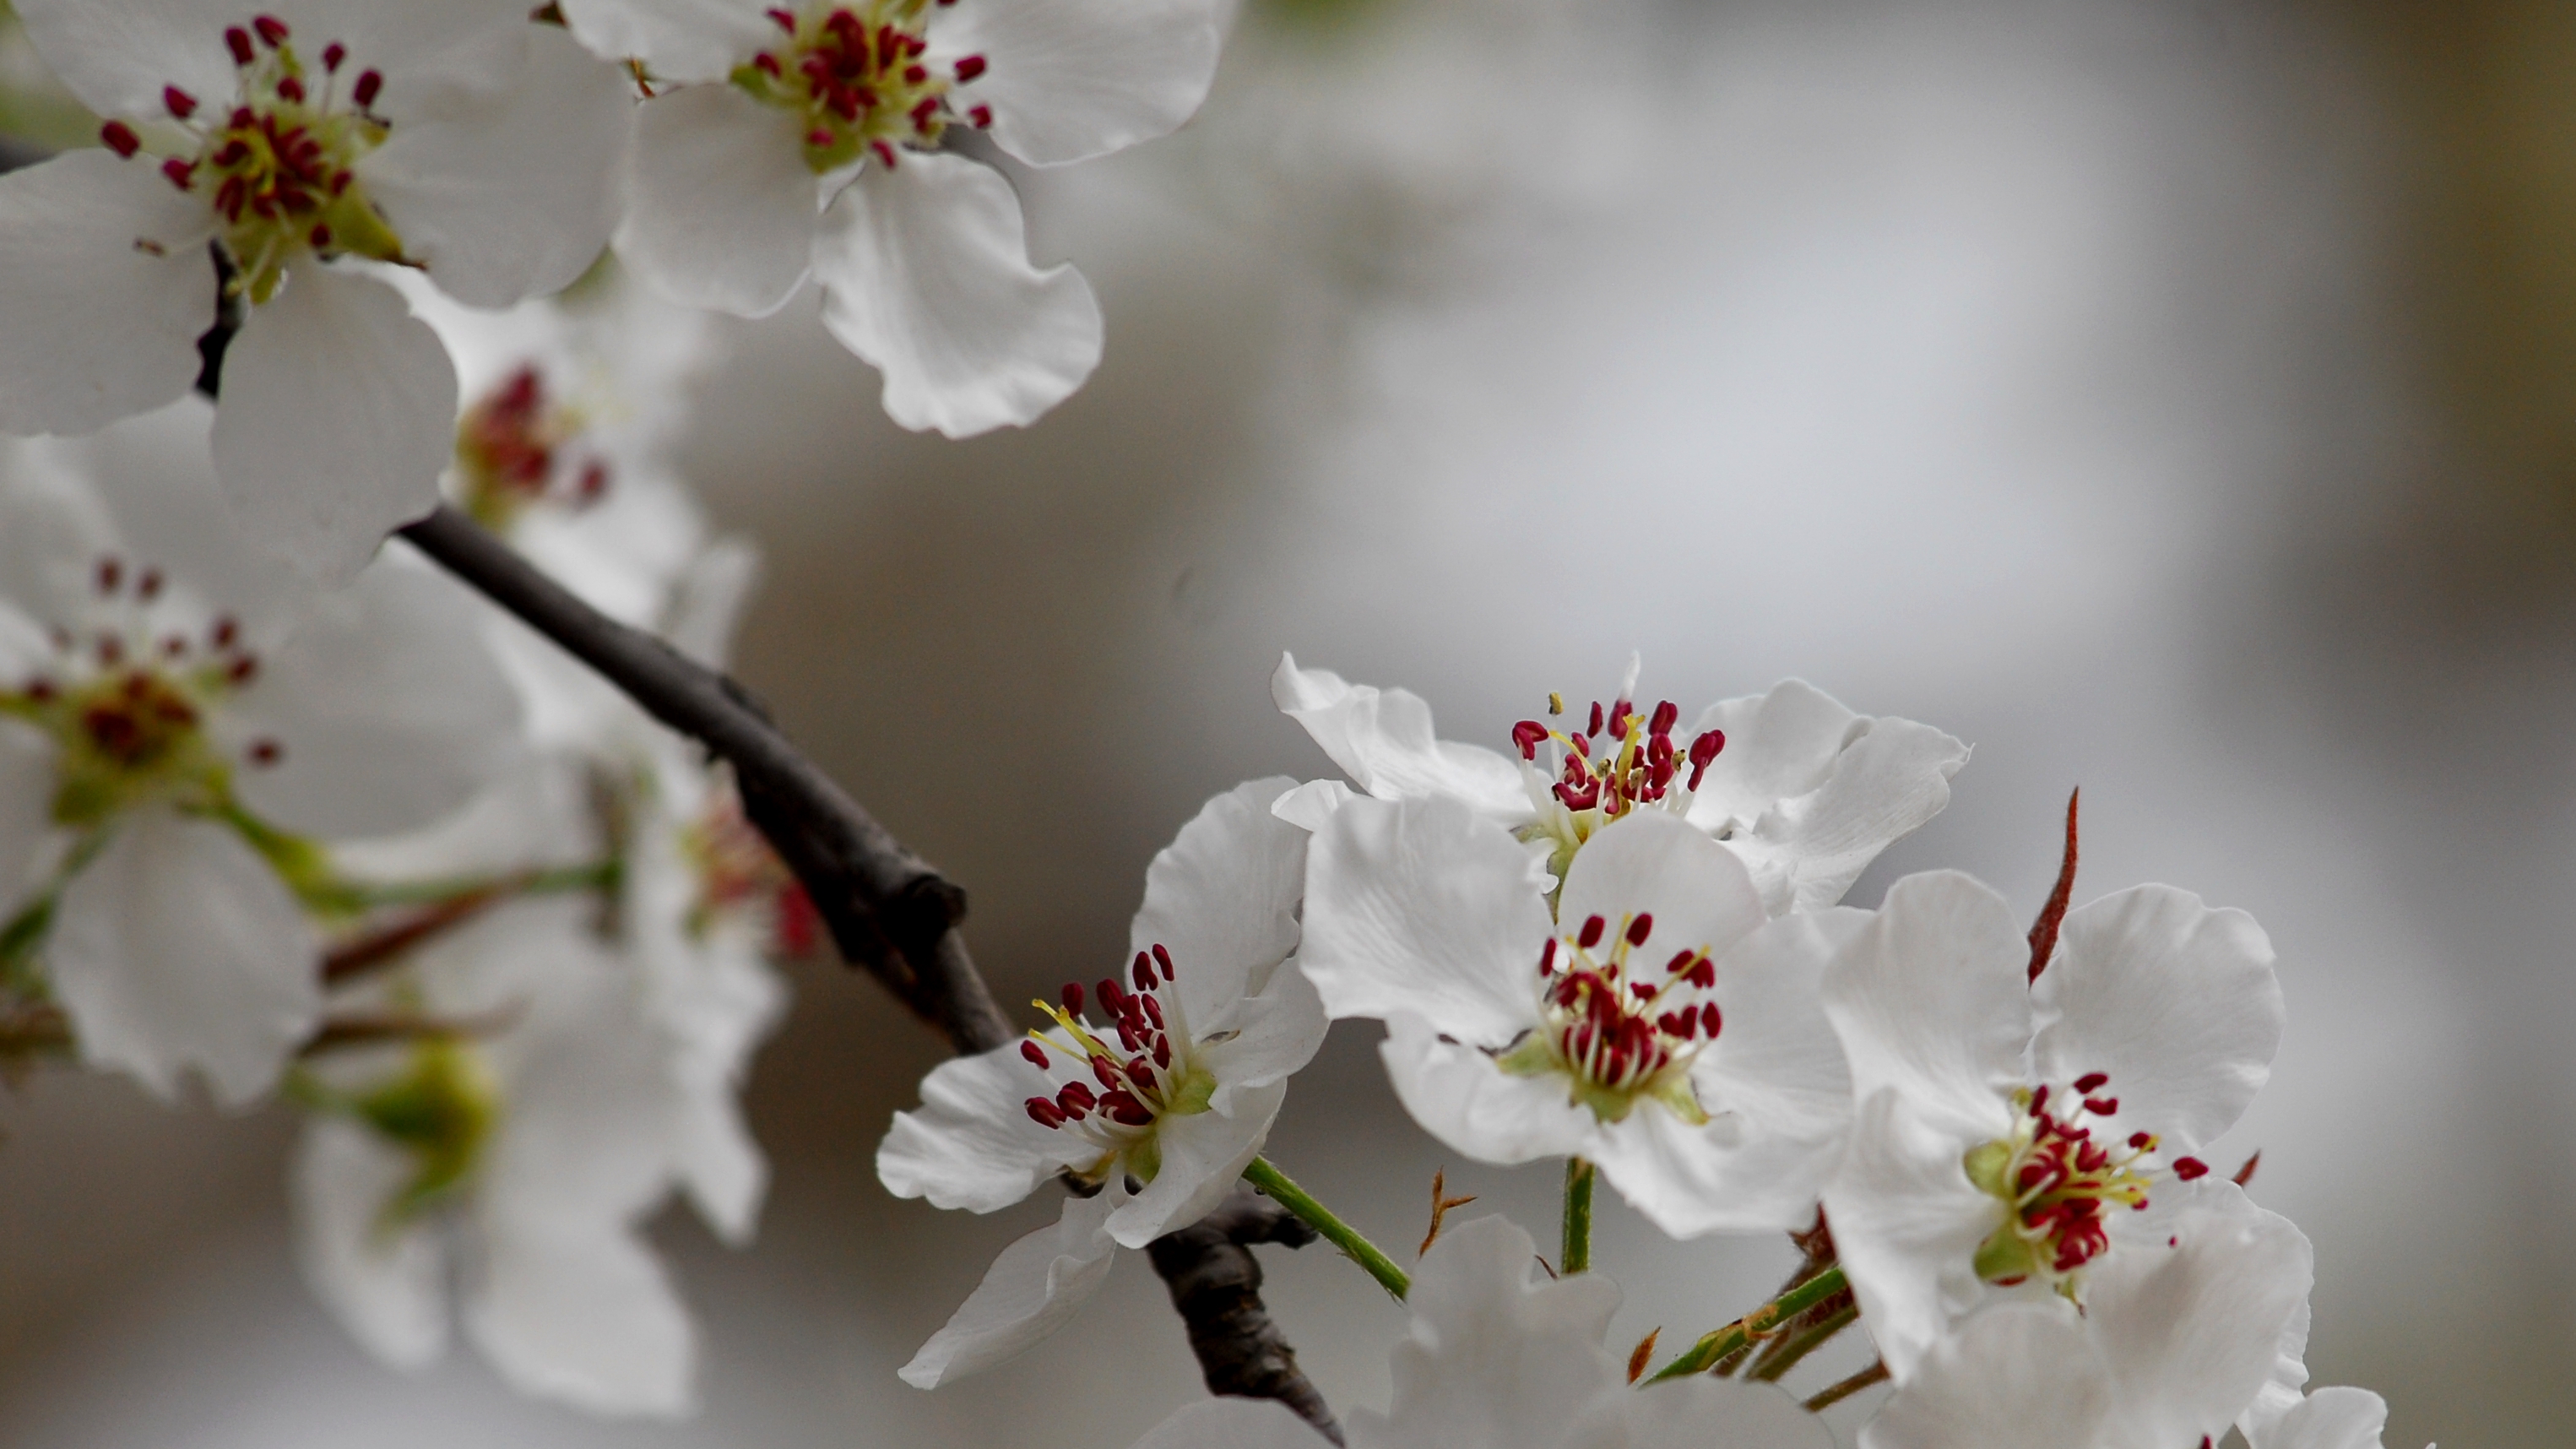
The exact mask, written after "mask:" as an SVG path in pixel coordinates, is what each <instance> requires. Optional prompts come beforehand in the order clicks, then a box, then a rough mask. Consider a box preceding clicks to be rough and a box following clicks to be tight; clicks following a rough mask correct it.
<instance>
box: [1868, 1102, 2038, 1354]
mask: <svg viewBox="0 0 2576 1449" xmlns="http://www.w3.org/2000/svg"><path fill="white" fill-rule="evenodd" d="M1960 1152H1961V1147H1960V1144H1959V1142H1958V1141H1957V1139H1955V1138H1952V1137H1950V1136H1948V1135H1946V1134H1944V1133H1942V1132H1939V1131H1937V1130H1932V1129H1929V1128H1927V1127H1925V1126H1924V1125H1923V1124H1921V1123H1920V1122H1918V1121H1916V1120H1914V1118H1913V1116H1912V1114H1911V1112H1910V1111H1909V1104H1908V1103H1907V1102H1906V1101H1905V1100H1904V1099H1903V1097H1902V1094H1901V1092H1900V1090H1899V1089H1895V1088H1890V1089H1887V1090H1883V1091H1880V1092H1878V1093H1877V1094H1876V1095H1874V1096H1870V1097H1866V1098H1863V1099H1862V1100H1861V1103H1860V1108H1859V1111H1858V1113H1857V1115H1856V1116H1855V1118H1854V1120H1853V1124H1852V1136H1851V1145H1850V1146H1849V1148H1848V1149H1846V1151H1845V1153H1844V1157H1843V1164H1842V1170H1841V1171H1840V1172H1839V1173H1837V1174H1836V1175H1835V1177H1834V1180H1833V1182H1832V1183H1831V1184H1830V1185H1828V1186H1827V1187H1826V1189H1825V1213H1826V1215H1827V1216H1828V1217H1830V1218H1831V1219H1832V1220H1833V1225H1834V1246H1835V1248H1836V1249H1837V1250H1838V1251H1839V1252H1840V1254H1841V1256H1842V1263H1843V1271H1844V1272H1845V1274H1847V1275H1848V1276H1849V1277H1850V1279H1851V1284H1852V1294H1853V1296H1854V1297H1856V1298H1857V1299H1859V1301H1860V1310H1861V1321H1862V1322H1863V1323H1864V1324H1866V1325H1867V1326H1868V1328H1869V1332H1870V1337H1871V1338H1872V1339H1873V1340H1875V1341H1876V1342H1877V1344H1878V1352H1879V1356H1880V1357H1881V1358H1883V1359H1885V1360H1886V1361H1887V1367H1888V1369H1889V1371H1890V1372H1892V1373H1894V1374H1895V1376H1896V1381H1897V1382H1898V1383H1900V1384H1901V1383H1905V1382H1907V1381H1908V1380H1910V1379H1911V1378H1912V1377H1913V1374H1914V1368H1915V1365H1916V1363H1918V1362H1919V1361H1920V1360H1921V1359H1922V1357H1923V1354H1924V1353H1925V1352H1926V1351H1927V1350H1929V1349H1930V1348H1931V1346H1932V1345H1933V1344H1934V1343H1937V1342H1938V1341H1940V1339H1941V1336H1942V1335H1943V1334H1944V1333H1945V1332H1947V1331H1948V1330H1949V1327H1950V1322H1951V1320H1952V1319H1954V1318H1956V1317H1957V1316H1958V1315H1960V1314H1962V1313H1965V1312H1967V1311H1968V1310H1969V1309H1971V1308H1973V1307H1975V1306H1976V1304H1977V1302H1978V1301H1979V1299H1981V1298H1982V1297H1983V1296H1984V1294H1985V1290H1984V1287H1983V1285H1982V1284H1980V1283H1979V1282H1978V1279H1977V1274H1976V1268H1975V1262H1976V1253H1977V1246H1978V1245H1979V1244H1980V1243H1983V1242H1984V1241H1985V1240H1986V1236H1987V1235H1988V1234H1989V1233H1992V1232H1993V1231H1994V1230H1995V1229H1997V1228H1999V1227H2001V1226H2003V1222H2004V1205H2003V1203H2002V1202H2000V1201H1999V1200H1997V1199H1995V1198H1992V1197H1989V1196H1987V1195H1986V1194H1984V1193H1982V1192H1979V1191H1978V1190H1977V1188H1976V1186H1975V1184H1973V1183H1971V1182H1969V1181H1968V1174H1967V1171H1966V1170H1965V1169H1964V1168H1963V1167H1962V1166H1961V1165H1960V1161H1959V1159H1960Z"/></svg>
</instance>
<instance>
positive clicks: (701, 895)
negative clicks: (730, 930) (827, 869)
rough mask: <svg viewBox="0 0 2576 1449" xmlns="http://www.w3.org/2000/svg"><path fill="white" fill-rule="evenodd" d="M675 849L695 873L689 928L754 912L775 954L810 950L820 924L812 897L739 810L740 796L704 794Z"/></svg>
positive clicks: (723, 791)
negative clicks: (760, 917)
mask: <svg viewBox="0 0 2576 1449" xmlns="http://www.w3.org/2000/svg"><path fill="white" fill-rule="evenodd" d="M681 848H682V849H683V851H685V852H686V854H687V856H688V859H689V863H690V864H691V865H692V866H694V867H695V868H696V871H697V877H698V898H697V900H696V901H695V902H694V903H692V904H691V906H690V908H689V916H688V926H689V930H690V931H691V932H693V933H695V934H698V935H704V934H705V933H706V932H707V931H708V930H709V929H710V928H711V927H712V926H713V925H714V924H715V922H716V921H717V920H718V919H719V918H721V917H725V916H730V915H736V914H739V913H743V912H758V913H762V914H765V915H766V916H767V917H768V918H769V922H770V926H769V930H770V934H771V942H772V945H773V947H774V948H775V949H776V950H777V952H778V953H779V954H781V955H787V956H802V955H804V954H806V953H807V952H810V951H812V950H813V949H814V943H815V938H816V935H817V934H818V931H819V927H820V926H821V920H820V918H819V916H818V914H817V912H816V911H815V909H814V898H813V897H811V896H809V895H807V894H806V893H805V885H804V882H802V881H799V880H798V879H797V878H796V877H795V876H794V875H793V874H792V873H790V872H789V871H788V869H787V867H786V865H785V864H784V863H782V862H781V861H780V860H779V858H778V852H777V851H775V850H772V849H771V848H770V845H769V839H768V837H766V836H764V835H762V834H761V833H760V831H759V830H758V829H757V828H756V827H754V826H753V825H752V823H751V820H750V817H748V816H746V815H745V814H743V809H742V797H741V796H740V795H738V794H736V793H735V792H734V791H733V790H731V789H721V790H717V791H715V792H713V793H712V794H710V795H709V797H708V799H707V803H706V805H705V806H704V807H703V808H702V809H700V810H699V812H698V816H697V818H696V819H695V820H692V821H690V822H689V824H688V825H687V827H686V828H685V829H684V830H683V832H682V835H681Z"/></svg>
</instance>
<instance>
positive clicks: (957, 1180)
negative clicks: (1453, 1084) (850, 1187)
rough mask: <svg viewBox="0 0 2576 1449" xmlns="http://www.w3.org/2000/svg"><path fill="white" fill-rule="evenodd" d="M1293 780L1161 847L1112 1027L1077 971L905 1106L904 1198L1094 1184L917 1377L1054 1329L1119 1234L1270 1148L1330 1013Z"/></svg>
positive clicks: (892, 1166) (1176, 1218)
mask: <svg viewBox="0 0 2576 1449" xmlns="http://www.w3.org/2000/svg"><path fill="white" fill-rule="evenodd" d="M1293 783H1294V782H1293V781H1289V780H1285V779H1270V780H1255V781H1252V782H1250V783H1248V784H1244V785H1240V786H1237V787H1236V788H1235V789H1233V790H1232V791H1229V792H1228V793H1226V794H1223V795H1219V796H1217V797H1216V798H1215V799H1213V800H1211V801H1209V802H1208V804H1207V806H1206V807H1205V808H1204V809H1202V810H1201V811H1200V812H1199V813H1198V815H1197V816H1196V817H1195V818H1194V819H1192V820H1191V821H1190V823H1189V824H1187V825H1185V826H1183V827H1182V828H1181V833H1180V835H1179V836H1178V837H1177V838H1175V839H1174V840H1173V842H1172V843H1171V844H1170V845H1169V846H1167V847H1165V848H1164V849H1163V851H1162V853H1160V854H1159V855H1157V856H1155V857H1154V863H1153V865H1152V867H1151V868H1150V869H1149V870H1148V871H1147V872H1146V877H1145V903H1144V905H1143V907H1142V908H1141V909H1139V910H1138V911H1137V913H1136V918H1135V920H1134V922H1133V924H1132V925H1131V926H1130V928H1129V933H1128V934H1129V940H1130V944H1131V946H1132V948H1133V952H1134V957H1133V960H1132V961H1131V962H1130V963H1129V966H1128V969H1127V971H1126V973H1125V977H1126V979H1125V980H1124V981H1122V980H1120V979H1119V978H1118V977H1115V976H1113V977H1109V978H1105V979H1103V980H1102V981H1101V982H1100V984H1099V986H1098V988H1097V990H1096V991H1094V992H1093V993H1091V996H1090V1000H1091V1001H1093V1002H1095V1003H1097V1004H1098V1006H1099V1008H1100V1010H1101V1012H1102V1014H1103V1015H1105V1016H1106V1017H1107V1018H1108V1019H1109V1021H1110V1024H1109V1025H1107V1026H1096V1025H1093V1024H1092V1023H1091V1022H1090V1021H1089V1019H1087V1018H1086V1017H1085V1015H1084V1014H1083V1005H1084V1000H1085V997H1084V993H1083V990H1082V988H1081V987H1079V986H1068V987H1066V988H1065V991H1064V999H1063V1002H1062V1004H1061V1005H1060V1006H1058V1005H1048V1004H1045V1003H1041V1005H1042V1006H1044V1008H1045V1010H1046V1011H1047V1014H1048V1015H1049V1017H1050V1018H1052V1025H1051V1026H1050V1027H1048V1028H1047V1029H1044V1030H1040V1031H1035V1032H1031V1033H1030V1034H1029V1036H1028V1038H1027V1039H1025V1040H1023V1041H1021V1042H1020V1043H1018V1044H1017V1045H1015V1046H1006V1047H996V1048H994V1049H993V1050H991V1051H989V1052H984V1053H982V1054H980V1055H977V1056H972V1057H964V1058H960V1059H958V1060H956V1061H951V1062H947V1063H943V1064H942V1065H941V1066H940V1067H939V1068H938V1069H937V1070H936V1071H934V1072H932V1073H931V1074H930V1075H929V1077H928V1078H926V1079H925V1080H924V1081H923V1082H922V1084H921V1099H922V1105H921V1107H920V1108H919V1109H917V1110H915V1111H911V1112H901V1113H897V1114H896V1116H895V1120H894V1126H893V1128H892V1130H890V1131H888V1132H887V1134H886V1138H885V1142H884V1143H883V1145H881V1146H880V1147H879V1148H878V1149H877V1176H878V1177H879V1178H880V1179H882V1180H883V1181H884V1183H885V1185H886V1187H887V1189H888V1190H889V1191H891V1192H893V1193H894V1194H895V1195H896V1196H897V1197H921V1198H928V1199H929V1200H930V1201H931V1202H932V1203H933V1204H934V1205H936V1206H939V1207H943V1208H966V1209H968V1210H970V1211H974V1212H979V1213H983V1212H992V1211H995V1210H996V1209H999V1208H1004V1207H1008V1206H1010V1205H1011V1204H1013V1203H1016V1202H1018V1201H1020V1200H1021V1199H1022V1198H1025V1197H1027V1196H1028V1195H1029V1194H1030V1193H1031V1192H1034V1191H1036V1190H1037V1188H1038V1186H1039V1184H1041V1183H1043V1182H1045V1181H1046V1180H1047V1179H1049V1178H1051V1177H1054V1176H1057V1175H1058V1174H1063V1175H1067V1176H1070V1177H1072V1178H1074V1179H1075V1180H1077V1181H1079V1182H1080V1183H1082V1184H1085V1185H1086V1186H1088V1187H1090V1188H1092V1189H1093V1191H1091V1192H1090V1193H1089V1194H1088V1195H1080V1196H1071V1197H1069V1198H1068V1199H1067V1200H1066V1203H1065V1209H1064V1216H1063V1219H1062V1220H1061V1221H1060V1222H1059V1223H1058V1224H1057V1225H1056V1226H1055V1227H1052V1228H1048V1229H1043V1230H1041V1231H1039V1232H1037V1233H1033V1234H1031V1235H1029V1236H1028V1237H1026V1238H1023V1239H1021V1240H1020V1241H1019V1242H1017V1243H1014V1244H1013V1245H1011V1247H1009V1248H1008V1249H1006V1250H1004V1251H1003V1253H1002V1255H1001V1256H1000V1258H998V1259H997V1260H996V1261H995V1262H994V1264H993V1267H992V1270H991V1271H990V1272H989V1273H987V1274H986V1275H985V1278H984V1281H983V1283H982V1285H981V1286H979V1287H978V1288H977V1289H976V1290H975V1292H974V1294H973V1295H972V1296H970V1297H969V1298H968V1299H967V1300H966V1303H965V1304H964V1306H962V1307H961V1308H959V1309H958V1310H957V1314H956V1316H955V1317H954V1318H952V1319H951V1320H950V1321H949V1323H948V1326H947V1327H945V1328H943V1329H941V1330H940V1332H939V1333H938V1335H937V1336H936V1337H934V1338H932V1339H931V1340H930V1342H929V1343H927V1344H925V1345H924V1346H923V1347H922V1349H921V1352H920V1353H918V1354H916V1355H915V1356H914V1358H913V1360H912V1362H911V1363H909V1364H907V1365H906V1366H905V1367H904V1370H903V1377H904V1380H905V1381H906V1382H908V1383H911V1384H915V1385H918V1386H920V1387H922V1388H931V1387H935V1386H936V1385H938V1384H940V1383H942V1382H945V1381H947V1380H949V1379H953V1378H958V1377H961V1376H963V1375H965V1374H969V1373H972V1372H975V1371H976V1370H978V1369H982V1368H987V1367H990V1366H991V1365H993V1364H996V1363H999V1362H1001V1361H1002V1360H1003V1359H1006V1358H1008V1357H1010V1356H1011V1355H1013V1354H1016V1353H1018V1352H1019V1351H1021V1350H1022V1349H1024V1348H1026V1347H1028V1346H1029V1345H1030V1344H1032V1343H1034V1342H1036V1341H1037V1340H1038V1339H1040V1338H1043V1337H1044V1336H1045V1335H1046V1334H1048V1333H1050V1332H1052V1331H1053V1330H1054V1329H1055V1328H1056V1327H1057V1326H1058V1325H1060V1324H1061V1323H1063V1322H1064V1321H1065V1320H1066V1319H1067V1318H1069V1317H1070V1316H1071V1315H1072V1313H1073V1312H1074V1310H1075V1309H1076V1308H1078V1307H1080V1306H1081V1304H1082V1302H1083V1300H1085V1299H1087V1298H1089V1297H1090V1296H1091V1294H1092V1293H1093V1292H1095V1291H1097V1290H1098V1288H1099V1286H1100V1284H1101V1283H1102V1282H1103V1281H1105V1279H1106V1278H1107V1276H1108V1271H1109V1259H1110V1254H1111V1250H1112V1248H1113V1247H1115V1246H1125V1247H1130V1248H1141V1247H1143V1246H1144V1245H1145V1244H1147V1243H1149V1242H1151V1241H1153V1240H1154V1239H1155V1238H1158V1237H1160V1236H1162V1235H1163V1234H1164V1233H1166V1232H1169V1231H1171V1230H1172V1229H1175V1228H1181V1227H1187V1226H1188V1225H1189V1224H1191V1223H1193V1222H1196V1221H1197V1220H1198V1219H1200V1218H1201V1217H1204V1216H1205V1215H1206V1214H1207V1213H1208V1211H1209V1210H1210V1209H1211V1208H1214V1207H1215V1206H1216V1205H1217V1204H1218V1203H1219V1202H1221V1201H1223V1200H1224V1198H1225V1196H1226V1194H1227V1193H1228V1192H1229V1191H1230V1190H1231V1189H1232V1188H1233V1186H1234V1183H1235V1181H1236V1179H1237V1178H1238V1177H1240V1176H1241V1175H1242V1173H1243V1170H1244V1168H1245V1167H1246V1166H1247V1165H1249V1164H1250V1163H1251V1161H1252V1159H1253V1157H1254V1156H1255V1155H1256V1154H1258V1153H1259V1152H1260V1150H1261V1144H1262V1141H1263V1139H1264V1138H1265V1137H1267V1136H1268V1135H1269V1132H1270V1124H1271V1122H1272V1120H1273V1119H1274V1118H1276V1117H1277V1116H1278V1115H1279V1106H1280V1103H1281V1101H1282V1100H1283V1099H1284V1098H1285V1097H1286V1095H1287V1091H1288V1077H1289V1075H1290V1074H1291V1073H1293V1072H1295V1071H1296V1070H1297V1069H1298V1068H1299V1067H1302V1066H1304V1065H1305V1064H1306V1062H1307V1060H1308V1059H1309V1058H1311V1057H1313V1056H1314V1054H1315V1049H1316V1048H1317V1047H1318V1046H1320V1045H1321V1044H1322V1043H1323V1039H1324V1028H1325V1019H1324V1009H1323V1006H1322V1004H1321V1003H1320V1002H1318V1001H1317V1000H1316V999H1315V990H1314V988H1313V987H1312V986H1310V985H1308V984H1307V981H1306V978H1305V976H1304V974H1303V973H1301V972H1300V971H1299V970H1298V969H1297V966H1296V965H1295V963H1294V962H1293V961H1291V960H1290V957H1291V955H1292V954H1293V953H1294V952H1295V951H1296V950H1297V898H1298V893H1299V891H1300V889H1301V888H1302V886H1303V884H1304V880H1305V874H1306V836H1305V832H1303V831H1301V830H1299V829H1297V828H1295V827H1294V826H1291V825H1288V824H1286V823H1285V822H1283V821H1281V820H1279V819H1277V818H1276V817H1275V816H1273V815H1272V814H1271V810H1270V807H1271V805H1272V804H1273V803H1274V802H1275V801H1277V799H1278V798H1279V796H1280V795H1281V794H1283V793H1285V792H1286V791H1287V790H1288V789H1289V787H1290V786H1291V785H1292V784H1293Z"/></svg>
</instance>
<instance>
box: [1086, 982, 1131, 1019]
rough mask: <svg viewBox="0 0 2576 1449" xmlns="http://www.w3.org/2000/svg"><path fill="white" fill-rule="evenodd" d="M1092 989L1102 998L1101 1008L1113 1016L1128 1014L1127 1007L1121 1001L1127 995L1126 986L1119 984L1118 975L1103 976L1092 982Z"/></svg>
mask: <svg viewBox="0 0 2576 1449" xmlns="http://www.w3.org/2000/svg"><path fill="white" fill-rule="evenodd" d="M1091 990H1092V993H1093V994H1094V995H1096V996H1098V997H1099V998H1100V1009H1101V1010H1103V1011H1105V1012H1108V1013H1109V1014H1110V1015H1111V1016H1113V1017H1115V1016H1124V1015H1125V1014H1126V1012H1127V1008H1126V1007H1124V1006H1121V1005H1120V1004H1119V1002H1120V1000H1121V999H1122V998H1124V997H1125V996H1126V995H1127V992H1126V990H1125V988H1123V987H1121V986H1120V985H1119V984H1118V978H1117V977H1115V976H1103V977H1101V978H1100V979H1099V980H1097V981H1095V982H1093V983H1091Z"/></svg>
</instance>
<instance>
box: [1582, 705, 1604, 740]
mask: <svg viewBox="0 0 2576 1449" xmlns="http://www.w3.org/2000/svg"><path fill="white" fill-rule="evenodd" d="M1583 732H1584V733H1585V734H1587V735H1597V734H1599V733H1601V701H1599V700H1597V699H1596V700H1594V701H1592V720H1591V722H1590V723H1589V724H1586V725H1585V726H1584V727H1583Z"/></svg>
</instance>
